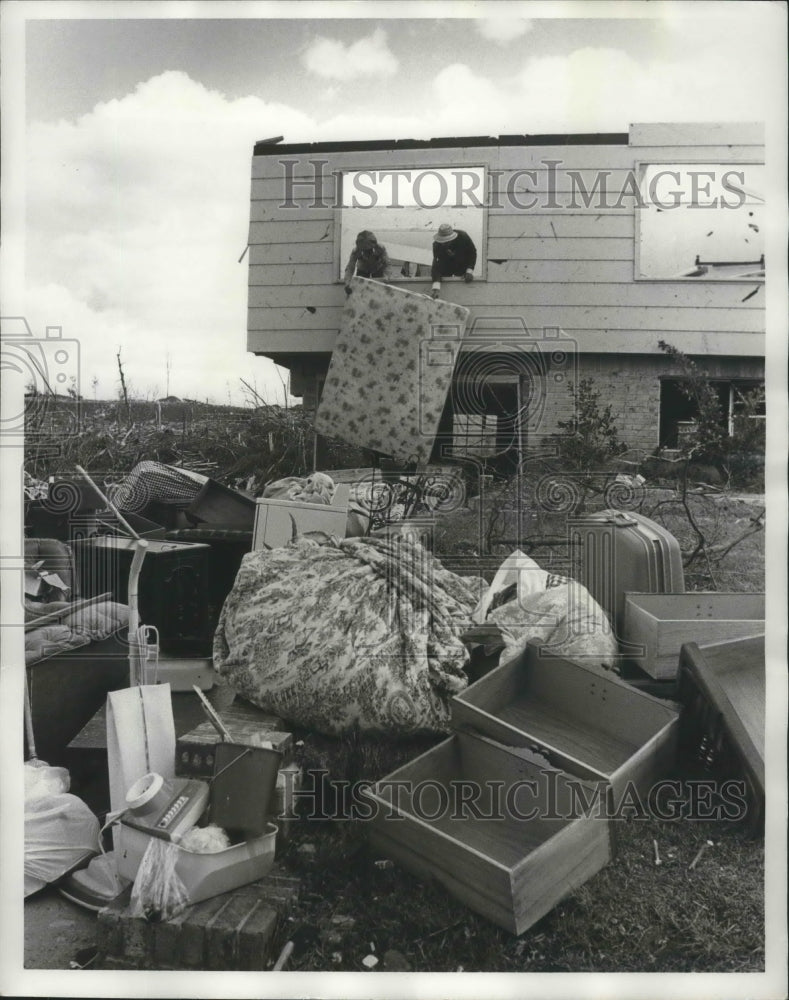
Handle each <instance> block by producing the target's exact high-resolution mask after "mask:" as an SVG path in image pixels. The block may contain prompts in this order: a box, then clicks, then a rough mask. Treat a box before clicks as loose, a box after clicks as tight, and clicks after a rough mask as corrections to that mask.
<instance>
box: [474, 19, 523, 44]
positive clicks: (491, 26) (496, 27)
mask: <svg viewBox="0 0 789 1000" xmlns="http://www.w3.org/2000/svg"><path fill="white" fill-rule="evenodd" d="M475 23H476V26H477V31H478V32H479V33H480V35H482V37H483V38H487V39H488V41H491V42H496V43H497V44H498V45H509V43H510V42H514V41H515V39H516V38H521V37H522V36H523V35H525V34H526V33H527V32H529V31H531V29H532V27H533V25H532V22H531V21H529V20H528V19H527V18H522V17H482V18H478V19H477V21H476V22H475Z"/></svg>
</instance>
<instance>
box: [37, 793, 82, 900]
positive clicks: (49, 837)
mask: <svg viewBox="0 0 789 1000" xmlns="http://www.w3.org/2000/svg"><path fill="white" fill-rule="evenodd" d="M98 851H99V821H98V820H97V819H96V817H95V816H94V815H93V813H92V812H91V811H90V809H88V807H87V806H86V805H85V803H84V802H83V801H82V799H78V798H77V796H76V795H71V794H69V793H68V792H63V793H60V794H57V795H42V796H38V797H33V798H31V799H27V800H26V801H25V896H29V895H30V894H31V893H33V892H37V891H38V890H39V889H41V888H43V886H45V885H46V884H47V883H49V882H54V881H55V880H56V879H59V878H60V877H61V875H65V874H66V872H68V871H70V870H71V869H72V868H74V867H75V865H77V864H79V862H80V861H82V860H83V859H85V858H87V857H89V856H91V855H93V854H97V853H98Z"/></svg>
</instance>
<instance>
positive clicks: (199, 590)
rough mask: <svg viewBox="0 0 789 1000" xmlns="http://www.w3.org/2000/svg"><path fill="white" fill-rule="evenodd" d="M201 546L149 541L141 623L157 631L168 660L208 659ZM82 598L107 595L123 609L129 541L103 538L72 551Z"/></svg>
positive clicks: (203, 548)
mask: <svg viewBox="0 0 789 1000" xmlns="http://www.w3.org/2000/svg"><path fill="white" fill-rule="evenodd" d="M209 552H210V548H209V546H208V545H203V544H187V543H185V542H168V541H160V540H158V539H149V540H148V549H147V552H146V555H145V561H144V562H143V565H142V572H141V574H140V584H139V608H140V621H141V622H142V623H143V624H144V625H154V626H156V628H157V629H158V630H159V648H160V649H161V651H162V653H167V654H171V655H173V656H211V655H212V647H213V632H212V627H211V626H212V620H211V616H210V614H209V595H208V556H209ZM74 554H75V557H76V562H77V572H78V576H79V581H80V589H81V591H82V593H83V594H84V595H85V596H92V595H94V594H100V593H104V592H106V591H111V592H112V595H113V600H115V601H119V602H120V603H121V604H126V603H128V596H129V594H128V591H129V569H130V567H131V561H132V556H133V555H134V541H133V539H130V538H120V537H117V536H111V535H102V536H100V537H97V538H91V539H89V540H87V541H83V542H78V543H77V544H76V545H75V546H74Z"/></svg>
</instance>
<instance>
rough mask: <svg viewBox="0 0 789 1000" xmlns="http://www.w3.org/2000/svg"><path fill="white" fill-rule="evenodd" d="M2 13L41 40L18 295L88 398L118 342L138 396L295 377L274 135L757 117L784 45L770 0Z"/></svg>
mask: <svg viewBox="0 0 789 1000" xmlns="http://www.w3.org/2000/svg"><path fill="white" fill-rule="evenodd" d="M349 13H351V14H356V15H359V14H361V15H363V16H348V14H349ZM148 14H152V15H153V16H150V17H147V16H146V15H148ZM186 14H188V15H189V16H188V17H186V16H184V15H186ZM283 14H285V15H287V16H283ZM393 14H394V15H396V16H390V15H393ZM499 14H504V15H506V16H503V17H502V16H497V15H499ZM162 15H169V16H162ZM218 15H221V16H218ZM455 15H457V16H455ZM479 15H483V16H479ZM519 15H520V16H519ZM579 15H582V16H579ZM2 16H3V19H4V24H3V28H4V36H5V43H6V45H7V49H6V53H8V50H9V49H11V47H12V44H13V40H14V39H15V38H16V39H21V40H22V41H23V47H22V49H23V52H24V65H23V66H22V68H21V71H20V72H18V73H15V72H14V69H15V67H17V66H18V63H17V62H14V61H13V59H12V60H11V62H9V59H8V58H5V59H4V66H5V67H7V69H6V71H5V72H4V80H3V100H4V119H6V115H7V113H8V112H10V113H11V115H12V116H15V118H18V119H19V128H18V134H19V136H20V137H21V139H22V142H21V144H19V143H17V144H16V148H15V158H14V161H13V164H14V166H15V167H16V168H17V170H18V175H19V176H18V181H19V187H18V190H20V191H21V195H20V199H21V204H22V205H23V210H22V211H19V205H18V203H16V204H15V206H14V207H15V208H16V209H17V211H16V212H12V213H11V220H10V222H7V223H6V224H5V226H6V235H8V233H9V227H10V232H11V236H12V238H13V239H18V240H19V242H18V243H16V242H12V243H11V246H12V247H16V246H19V247H20V248H21V249H20V254H19V260H20V261H21V262H22V263H21V264H19V262H17V264H18V266H19V268H22V267H23V272H22V273H21V275H19V277H20V281H19V282H17V283H14V282H11V283H6V287H7V288H11V289H12V292H13V294H12V295H11V296H9V295H8V294H5V295H4V299H5V301H4V305H3V308H4V314H5V315H8V314H9V311H10V312H11V314H13V315H24V316H25V317H26V318H27V320H28V322H29V324H30V326H31V328H32V330H33V332H34V334H35V335H40V334H41V333H42V332H43V330H44V329H45V328H46V327H47V326H53V325H54V326H60V327H62V329H63V336H64V337H70V338H75V339H77V340H78V341H79V345H80V389H81V392H82V393H83V395H84V396H86V397H87V398H92V397H93V396H98V398H112V397H114V396H116V394H117V391H118V371H117V360H116V355H117V353H118V351H119V350H120V351H121V358H122V362H123V366H124V371H125V375H126V378H127V381H128V382H129V383H130V385H131V388H132V391H133V393H135V394H137V395H140V396H142V397H148V398H156V397H158V396H163V395H165V394H166V393H167V392H169V393H171V394H175V395H178V396H186V397H190V398H197V399H210V400H213V401H214V402H230V401H232V402H234V403H241V402H244V399H245V395H246V393H245V390H244V387H243V385H242V384H241V381H240V379H241V378H245V379H246V380H247V381H249V382H252V383H253V384H254V385H256V387H257V388H258V391H259V392H260V393H261V395H263V396H264V397H266V398H268V399H269V400H270V401H274V400H275V399H277V398H278V397H279V398H281V397H282V392H283V390H282V384H281V381H280V378H279V376H278V375H277V374H276V371H275V369H274V366H273V365H272V364H271V362H269V361H267V360H266V359H262V358H255V357H254V356H253V355H250V354H248V353H247V352H246V298H247V293H246V281H247V266H248V261H247V258H246V257H245V258H244V259H243V260H242V261H241V262H239V257H241V255H242V253H243V251H244V248H245V246H246V243H247V230H248V225H249V193H250V166H251V164H250V160H251V154H252V147H253V144H254V143H255V141H256V140H258V139H261V138H264V137H270V136H276V135H283V136H284V137H285V141H286V142H294V141H319V140H328V139H365V138H368V139H374V138H409V137H414V138H426V137H430V136H456V135H481V134H490V135H496V134H499V133H522V132H527V133H545V132H594V131H613V132H625V131H627V129H628V126H629V124H630V123H631V122H647V121H678V122H681V121H707V120H715V121H737V120H739V121H753V120H761V119H763V118H764V116H765V109H766V102H767V101H769V99H770V98H769V95H771V94H773V95H774V94H775V93H776V81H777V85H778V87H779V88H780V87H781V86H782V81H781V77H780V73H779V74H778V75H776V71H777V68H779V67H783V66H785V37H784V36H785V26H786V23H785V8H784V5H783V4H774V3H739V2H734V3H726V4H723V3H715V4H707V3H702V2H687V3H685V2H680V3H648V4H643V3H627V2H624V3H617V4H597V3H584V4H577V3H576V4H572V3H525V4H518V3H507V4H503V5H499V4H495V3H471V2H454V3H450V2H445V3H440V4H435V3H433V4H428V3H415V4H409V3H406V2H401V3H397V4H386V3H384V4H377V3H365V4H333V3H321V4H317V5H315V4H310V3H300V4H289V5H282V4H279V5H277V4H264V3H240V4H237V3H223V4H221V5H215V4H213V3H200V2H194V3H188V4H182V3H175V4H173V3H165V4H155V5H150V4H148V3H144V2H139V3H136V4H124V3H115V4H105V3H101V2H84V3H76V4H73V3H60V4H50V3H41V2H38V3H25V2H21V3H15V2H13V0H10V2H7V3H4V5H3V8H2ZM9 28H10V29H11V30H10V31H9V30H8V29H9ZM22 32H23V34H21V33H22ZM9 77H10V79H9ZM17 87H18V88H19V89H13V90H12V88H17ZM20 95H21V96H20ZM6 120H7V119H6ZM13 128H14V125H13V123H12V126H10V127H9V131H12V130H13ZM13 134H14V135H16V134H17V133H16V131H14V132H13ZM13 176H16V175H13ZM13 176H12V179H13ZM15 190H17V188H16V187H15ZM4 202H5V196H4ZM3 208H4V210H5V209H6V204H5V203H4V205H3ZM6 217H7V216H6Z"/></svg>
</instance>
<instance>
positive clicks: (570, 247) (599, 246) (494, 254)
mask: <svg viewBox="0 0 789 1000" xmlns="http://www.w3.org/2000/svg"><path fill="white" fill-rule="evenodd" d="M487 256H488V259H490V258H493V259H494V260H499V259H504V260H603V261H610V260H625V261H629V262H630V263H631V266H632V262H633V260H634V257H635V247H634V243H633V239H632V237H631V238H629V239H628V238H621V239H607V240H598V239H595V238H594V237H591V236H590V237H575V238H573V239H561V240H559V239H553V238H551V239H546V238H543V239H535V238H532V239H529V238H525V239H524V238H521V237H519V236H509V237H497V236H489V237H488V253H487Z"/></svg>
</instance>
